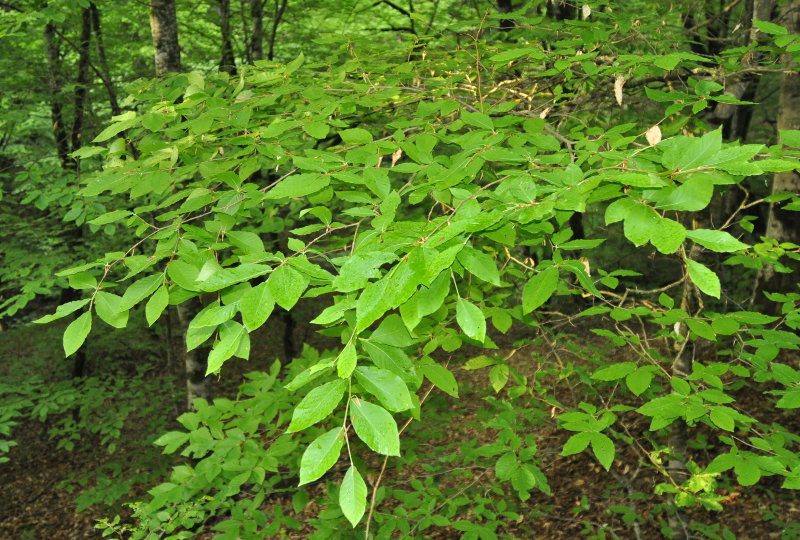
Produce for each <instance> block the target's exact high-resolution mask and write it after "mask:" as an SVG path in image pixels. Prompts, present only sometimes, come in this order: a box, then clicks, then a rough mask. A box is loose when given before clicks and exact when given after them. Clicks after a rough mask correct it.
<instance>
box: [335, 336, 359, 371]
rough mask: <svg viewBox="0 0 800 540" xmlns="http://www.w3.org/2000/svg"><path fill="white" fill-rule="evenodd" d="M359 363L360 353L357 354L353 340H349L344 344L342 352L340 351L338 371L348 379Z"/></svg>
mask: <svg viewBox="0 0 800 540" xmlns="http://www.w3.org/2000/svg"><path fill="white" fill-rule="evenodd" d="M357 363H358V355H357V354H356V346H355V345H353V342H352V341H351V342H349V343H348V344H347V345H345V346H344V349H342V352H341V353H339V356H338V358H337V359H336V372H337V374H338V375H339V377H341V378H342V379H346V378H348V377H349V376H350V374H351V373H353V370H354V369H355V367H356V364H357Z"/></svg>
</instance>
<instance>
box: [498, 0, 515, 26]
mask: <svg viewBox="0 0 800 540" xmlns="http://www.w3.org/2000/svg"><path fill="white" fill-rule="evenodd" d="M513 10H514V6H513V5H512V4H511V0H497V11H499V12H500V13H511V12H512V11H513ZM514 26H515V24H514V21H512V20H510V19H501V20H500V30H502V31H503V32H508V31H509V30H511V29H512V28H514Z"/></svg>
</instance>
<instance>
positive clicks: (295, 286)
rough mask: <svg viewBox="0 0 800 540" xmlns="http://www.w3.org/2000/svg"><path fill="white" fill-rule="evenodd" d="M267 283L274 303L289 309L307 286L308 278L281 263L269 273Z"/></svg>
mask: <svg viewBox="0 0 800 540" xmlns="http://www.w3.org/2000/svg"><path fill="white" fill-rule="evenodd" d="M267 285H268V286H269V290H270V292H271V293H272V298H273V299H274V300H275V303H276V304H278V305H279V306H281V307H282V308H283V309H285V310H286V311H289V310H290V309H292V307H294V305H295V304H296V303H297V301H298V300H299V299H300V297H301V296H302V295H303V292H304V291H305V290H306V287H308V278H307V277H306V276H305V274H301V273H300V272H298V271H297V270H295V269H294V268H292V267H291V266H289V265H288V264H282V265H280V266H278V267H276V268H275V270H273V271H272V273H271V274H270V275H269V279H267Z"/></svg>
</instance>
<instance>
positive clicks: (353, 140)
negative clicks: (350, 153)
mask: <svg viewBox="0 0 800 540" xmlns="http://www.w3.org/2000/svg"><path fill="white" fill-rule="evenodd" d="M339 136H340V137H341V138H342V140H343V141H344V143H345V144H367V143H370V142H372V133H370V132H369V131H367V130H366V129H363V128H352V129H343V130H342V131H340V132H339Z"/></svg>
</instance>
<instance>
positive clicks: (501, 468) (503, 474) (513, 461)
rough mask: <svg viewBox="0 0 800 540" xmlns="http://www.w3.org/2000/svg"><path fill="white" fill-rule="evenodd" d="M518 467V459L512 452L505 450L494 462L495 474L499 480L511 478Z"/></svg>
mask: <svg viewBox="0 0 800 540" xmlns="http://www.w3.org/2000/svg"><path fill="white" fill-rule="evenodd" d="M517 469H519V461H518V460H517V455H516V454H515V453H514V452H507V453H505V454H503V455H502V456H501V457H500V459H498V460H497V463H495V464H494V471H495V475H496V476H497V478H498V479H499V480H505V481H508V480H511V477H512V476H513V475H514V473H515V472H517Z"/></svg>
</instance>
